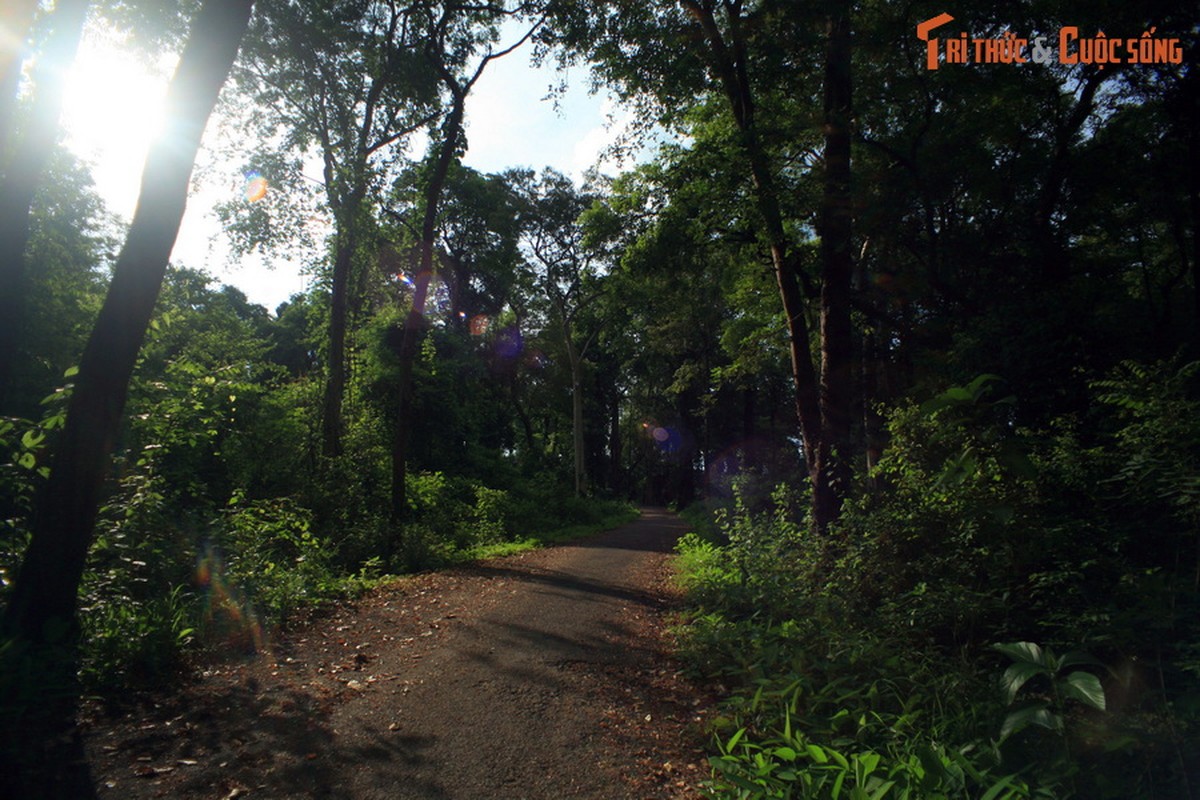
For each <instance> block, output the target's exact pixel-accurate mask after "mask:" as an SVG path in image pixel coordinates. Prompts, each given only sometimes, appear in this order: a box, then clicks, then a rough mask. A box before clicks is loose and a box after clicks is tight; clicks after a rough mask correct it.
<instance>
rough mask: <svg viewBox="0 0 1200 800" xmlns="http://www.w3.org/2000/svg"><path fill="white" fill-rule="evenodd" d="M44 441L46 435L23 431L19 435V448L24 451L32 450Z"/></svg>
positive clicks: (36, 431) (39, 432) (38, 432)
mask: <svg viewBox="0 0 1200 800" xmlns="http://www.w3.org/2000/svg"><path fill="white" fill-rule="evenodd" d="M45 439H46V434H45V433H44V432H42V431H39V430H32V431H25V433H23V434H21V446H22V447H24V448H25V449H26V450H32V449H33V448H35V447H37V446H38V445H40V444H41V443H42V442H43V441H45Z"/></svg>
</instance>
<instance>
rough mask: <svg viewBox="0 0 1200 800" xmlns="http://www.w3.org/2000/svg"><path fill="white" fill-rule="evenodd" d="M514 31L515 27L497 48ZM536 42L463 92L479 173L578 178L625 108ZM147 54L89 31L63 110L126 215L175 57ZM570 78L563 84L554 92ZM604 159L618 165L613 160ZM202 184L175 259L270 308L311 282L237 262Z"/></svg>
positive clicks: (96, 174) (282, 263)
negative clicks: (560, 90) (544, 60)
mask: <svg viewBox="0 0 1200 800" xmlns="http://www.w3.org/2000/svg"><path fill="white" fill-rule="evenodd" d="M516 38H519V34H517V35H515V36H513V37H512V38H511V39H510V40H509V41H508V42H503V43H502V44H501V47H503V46H506V45H507V44H509V43H510V42H511V41H515V39H516ZM530 51H531V49H530V46H529V45H528V44H526V45H525V46H524V47H523V48H522V49H520V50H517V51H515V52H513V53H511V54H509V55H507V56H505V57H504V58H501V59H498V60H496V61H494V62H492V63H491V64H489V65H488V68H487V70H486V71H485V72H484V74H483V76H482V77H481V78H480V79H479V82H478V83H477V84H476V85H475V88H474V90H473V91H472V93H471V95H470V96H469V97H468V100H467V113H466V126H465V128H466V135H467V141H468V145H469V147H468V150H467V154H466V156H465V158H464V159H463V160H464V163H465V164H466V165H467V166H470V167H473V168H474V169H477V170H480V171H481V172H498V171H500V170H503V169H506V168H508V167H521V166H524V167H532V168H534V169H541V168H542V167H545V166H552V167H554V168H555V169H557V170H559V171H561V172H564V173H567V174H568V175H571V176H572V177H574V178H576V179H577V180H578V179H580V178H581V177H582V175H583V173H584V171H585V170H587V169H589V168H590V167H592V166H594V165H596V164H597V161H598V159H599V157H600V155H601V154H602V152H603V151H604V149H605V148H606V147H607V146H608V145H609V143H611V142H612V141H613V140H614V139H615V137H616V136H617V135H618V134H619V131H620V130H621V129H622V127H623V122H624V119H625V116H624V115H625V114H626V113H627V112H625V111H624V110H623V109H621V108H620V107H619V106H618V105H617V104H616V103H615V101H614V100H613V99H612V98H611V97H610V96H608V95H606V94H603V93H602V94H597V95H592V94H590V93H589V90H588V89H589V79H588V75H587V73H586V71H585V70H584V69H581V68H577V69H575V70H573V71H569V72H567V73H565V75H564V74H560V73H558V72H557V71H556V70H555V68H554V67H553V66H549V65H547V66H543V67H540V68H538V67H535V66H533V65H532V64H531V62H530ZM143 61H144V60H142V59H139V58H138V57H137V56H135V55H133V54H131V53H129V52H128V51H127V50H125V49H124V48H123V46H122V44H121V42H120V40H119V37H118V36H117V35H115V34H114V33H113V32H111V31H108V30H101V29H91V30H89V31H88V33H87V35H86V36H85V39H84V42H83V44H82V46H81V48H80V53H79V57H78V58H77V60H76V63H75V66H74V67H73V69H72V72H71V75H70V77H69V78H68V83H67V86H68V88H67V96H66V98H65V104H64V111H63V128H64V131H65V134H66V135H65V141H66V144H67V146H68V147H69V148H71V149H72V150H73V151H74V152H76V153H77V154H78V155H80V156H81V157H83V158H84V159H85V161H87V162H88V163H89V164H90V165H91V166H92V172H93V178H94V180H95V182H96V188H97V191H98V192H99V193H100V195H101V197H103V198H104V200H105V202H106V204H107V205H108V207H109V209H110V210H111V211H113V212H114V213H116V214H118V215H119V216H121V217H122V218H123V219H125V220H128V219H130V218H131V217H132V215H133V210H134V206H135V204H136V201H137V193H138V187H139V183H140V178H141V169H142V163H143V162H144V160H145V156H146V151H147V149H148V148H149V145H150V142H151V140H152V139H153V137H154V134H155V131H156V130H157V128H158V125H159V122H160V119H161V106H162V100H163V98H164V96H165V94H166V86H167V82H168V81H169V79H170V72H171V70H172V69H173V65H174V61H175V57H174V56H173V55H167V56H164V57H163V58H162V59H160V61H159V62H158V63H156V64H151V65H147V64H145V63H143ZM564 77H565V79H566V82H567V87H568V88H567V90H566V92H565V93H564V94H561V95H559V96H558V97H557V100H554V99H549V95H550V94H551V88H552V87H553V86H556V85H558V84H559V83H560V82H562V81H563V79H564ZM211 126H212V123H211V122H210V127H211ZM601 166H602V168H603V169H605V171H609V172H612V171H615V169H616V166H617V165H615V164H613V163H611V162H605V163H604V164H602V165H601ZM266 177H267V178H268V181H269V177H270V176H266ZM197 189H198V190H197V191H195V192H194V193H193V195H192V197H191V198H190V199H189V201H188V209H187V213H186V215H185V217H184V221H183V225H182V227H181V229H180V233H179V238H178V240H177V241H176V245H175V250H174V251H173V253H172V255H171V260H172V262H173V263H175V264H178V265H182V266H186V267H192V268H198V269H203V270H205V271H206V272H208V273H210V274H212V275H213V276H214V277H215V278H216V279H217V280H218V281H220V282H222V283H228V284H232V285H234V286H237V287H238V288H240V289H241V290H242V291H243V292H245V293H246V295H247V296H248V297H249V298H250V300H251V301H252V302H255V303H259V304H261V305H264V306H266V307H267V308H268V309H271V310H273V309H275V308H276V307H277V306H278V305H279V304H280V303H282V302H283V301H285V300H287V299H288V297H289V296H290V295H292V294H294V293H296V292H300V291H303V290H304V289H305V288H306V286H307V281H308V279H307V278H306V277H305V276H304V275H302V274H300V270H299V268H298V266H296V265H294V264H289V263H287V261H286V260H285V259H275V263H274V265H273V268H272V267H268V266H267V265H266V264H265V263H264V262H263V260H262V259H261V258H258V257H250V258H246V259H243V260H241V261H239V262H238V263H236V264H231V263H230V259H229V257H228V247H227V244H226V242H225V240H224V237H223V235H222V233H221V229H220V225H219V224H218V222H217V221H216V218H215V216H214V215H213V213H212V210H211V209H212V204H213V203H215V202H217V201H219V200H223V199H226V197H227V192H228V191H230V188H229V187H223V186H216V185H210V184H201V185H200V186H199V187H197Z"/></svg>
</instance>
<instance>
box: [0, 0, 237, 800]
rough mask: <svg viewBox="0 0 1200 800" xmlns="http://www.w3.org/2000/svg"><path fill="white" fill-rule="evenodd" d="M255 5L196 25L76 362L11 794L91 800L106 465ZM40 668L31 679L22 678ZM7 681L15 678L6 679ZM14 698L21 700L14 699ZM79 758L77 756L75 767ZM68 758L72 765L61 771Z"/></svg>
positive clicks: (14, 615) (30, 594)
mask: <svg viewBox="0 0 1200 800" xmlns="http://www.w3.org/2000/svg"><path fill="white" fill-rule="evenodd" d="M250 5H251V3H250V0H206V2H205V3H204V4H203V5H202V6H201V8H200V9H199V11H198V12H197V15H196V18H195V20H194V22H193V23H192V32H191V35H190V36H189V38H188V42H187V45H186V46H185V48H184V51H183V54H182V55H181V57H180V62H179V67H178V69H177V70H176V72H175V76H174V77H173V79H172V80H171V85H170V88H169V90H168V94H167V119H168V127H167V128H166V130H165V131H164V132H163V134H162V135H161V136H160V138H159V139H158V140H157V141H156V142H155V144H154V145H153V147H152V149H151V151H150V153H149V155H148V156H147V159H146V167H145V171H144V173H143V175H142V187H141V192H140V195H139V199H138V206H137V210H136V211H135V212H134V218H133V222H132V224H131V225H130V228H129V233H128V235H127V237H126V240H125V245H124V247H123V249H122V251H121V255H120V257H119V258H118V259H117V263H116V265H115V267H114V269H113V279H112V284H111V285H110V287H109V291H108V295H107V297H106V298H105V302H104V306H103V307H102V308H101V311H100V316H99V318H98V319H97V321H96V324H95V327H94V328H93V329H92V334H91V336H90V337H89V339H88V343H87V346H86V348H85V350H84V353H83V357H82V359H81V360H80V365H79V374H78V377H77V380H76V384H75V389H74V392H73V394H72V396H71V400H70V404H69V406H68V410H67V421H66V425H65V428H64V430H63V434H62V439H61V441H60V442H59V444H58V446H57V447H56V449H55V453H54V458H53V461H52V465H51V471H50V478H49V481H48V483H47V484H46V485H45V487H44V488H43V489H42V490H41V492H40V493H39V495H38V498H37V508H36V512H35V516H34V521H33V529H32V536H31V539H30V544H29V548H28V550H27V551H26V554H25V558H24V560H23V562H22V565H21V569H20V572H19V574H18V576H17V579H16V583H15V585H14V587H13V590H12V593H11V595H10V596H9V602H8V605H7V607H6V608H5V611H4V617H3V621H2V626H3V627H2V631H3V635H4V638H5V640H6V642H7V644H6V648H5V653H4V655H5V662H6V663H5V665H4V666H5V667H6V668H7V670H11V671H12V672H13V673H16V677H17V678H18V679H20V678H21V677H22V676H24V677H26V678H33V680H32V682H30V683H25V684H24V685H20V689H21V690H22V691H23V692H26V693H28V694H26V695H25V696H24V697H21V700H23V701H25V703H26V705H25V707H24V708H23V709H20V717H19V722H18V724H6V725H5V731H6V733H7V734H10V735H9V736H7V737H6V741H5V745H6V747H5V750H4V757H5V760H6V761H8V762H9V763H8V764H7V765H6V766H5V769H4V770H3V774H4V777H5V780H6V781H8V782H10V787H11V789H12V791H14V792H23V793H24V796H38V797H47V798H50V797H85V796H90V795H91V794H92V792H93V789H92V788H91V785H90V782H89V783H86V784H83V783H81V780H86V775H81V774H80V773H79V771H78V770H77V769H74V768H71V767H67V768H64V764H72V765H74V764H76V763H77V762H76V759H75V758H71V757H70V756H68V755H67V754H66V753H64V752H63V745H62V741H61V737H62V736H63V734H64V733H65V732H69V731H70V729H71V724H72V720H73V714H74V709H75V703H76V699H77V695H76V691H75V690H73V689H71V688H65V689H64V687H73V686H74V684H75V674H74V673H75V669H76V663H77V660H76V659H77V646H78V641H77V640H78V631H79V620H78V598H77V593H78V588H79V580H80V577H81V575H82V572H83V565H84V559H85V557H86V555H87V550H88V545H89V543H90V541H91V538H92V532H93V531H92V529H93V525H94V523H95V518H96V511H97V507H98V504H99V499H100V488H101V483H102V480H103V477H104V472H105V463H106V461H107V459H108V457H109V455H110V453H111V452H112V449H113V446H114V443H115V440H116V436H117V431H118V427H119V425H120V421H121V414H122V410H123V408H124V405H125V397H126V392H127V389H128V386H129V380H130V376H131V374H132V372H133V368H134V364H135V362H136V360H137V354H138V350H139V348H140V346H141V343H142V340H143V338H144V336H145V332H146V329H147V327H148V325H149V321H150V315H151V313H152V312H153V309H154V302H155V299H156V297H157V295H158V291H159V287H160V286H161V284H162V279H163V274H164V272H165V270H166V267H167V260H168V258H169V256H170V252H171V248H172V247H173V245H174V242H175V237H176V234H177V233H178V230H179V224H180V221H181V220H182V218H183V212H184V207H185V205H186V201H187V192H188V183H189V180H190V177H191V171H192V166H193V163H194V161H195V157H196V152H197V150H198V149H199V146H200V138H201V135H202V134H203V132H204V128H205V125H206V123H207V121H208V117H209V115H210V114H211V113H212V110H213V107H214V106H215V105H216V101H217V95H218V93H219V92H220V89H221V87H222V85H223V84H224V83H225V79H226V77H227V75H228V73H229V70H230V67H231V65H232V63H233V60H234V57H235V55H236V54H237V49H238V44H239V42H240V41H241V38H242V34H243V32H244V31H245V30H246V26H247V24H248V22H249V17H250ZM30 668H33V669H34V670H36V671H37V672H35V673H34V674H30V673H29V672H26V671H25V670H28V669H30ZM10 674H11V673H10ZM9 697H10V698H12V697H14V695H9ZM76 757H77V755H76ZM64 758H66V759H69V760H64Z"/></svg>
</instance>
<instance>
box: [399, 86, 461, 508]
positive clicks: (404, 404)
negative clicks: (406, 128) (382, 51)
mask: <svg viewBox="0 0 1200 800" xmlns="http://www.w3.org/2000/svg"><path fill="white" fill-rule="evenodd" d="M448 83H452V81H448ZM451 93H452V95H453V106H452V107H451V109H450V114H449V116H447V117H446V121H445V122H444V123H443V124H442V144H441V148H440V149H439V150H438V154H437V159H436V161H434V165H433V173H432V174H431V175H430V176H429V183H428V184H427V185H426V187H425V198H424V199H425V209H424V215H423V217H422V220H421V256H420V259H421V261H420V264H419V265H418V267H417V275H416V284H415V288H414V290H413V301H412V307H411V308H410V309H409V310H408V316H407V317H406V318H405V320H404V336H403V338H402V339H401V343H400V354H399V356H400V390H399V398H398V400H397V403H396V407H397V411H396V427H395V430H394V432H393V434H392V498H391V499H392V508H391V516H392V520H393V522H395V521H399V520H402V519H404V517H405V516H406V514H407V512H408V494H407V489H406V487H405V483H406V480H407V476H408V439H409V428H410V425H409V423H410V421H411V420H412V405H413V376H412V374H413V364H414V363H415V361H416V358H417V346H418V345H419V344H420V341H421V337H422V336H423V335H424V333H425V327H426V325H425V301H426V298H427V296H428V293H429V283H430V280H431V279H432V278H433V250H434V239H435V237H436V235H437V215H438V207H439V206H440V205H441V200H442V192H443V190H444V189H445V186H446V176H447V175H448V174H449V173H450V165H451V164H452V163H453V162H454V157H455V154H456V153H457V151H458V140H459V137H461V136H462V123H463V115H464V113H465V108H466V99H467V98H466V93H465V92H464V91H462V90H461V89H460V88H459V87H458V85H457V84H454V85H453V88H451Z"/></svg>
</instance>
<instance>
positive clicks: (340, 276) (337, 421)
mask: <svg viewBox="0 0 1200 800" xmlns="http://www.w3.org/2000/svg"><path fill="white" fill-rule="evenodd" d="M342 225H343V230H340V231H338V234H337V250H336V252H335V253H334V258H333V282H332V286H331V287H330V292H329V356H328V359H329V374H328V375H327V376H326V378H325V397H324V400H323V402H322V404H321V452H322V454H323V455H324V456H325V457H326V458H337V457H338V456H340V455H341V454H342V400H343V397H344V395H345V393H346V328H347V325H346V318H347V316H348V308H349V302H348V297H347V296H348V294H349V292H350V272H351V270H352V269H353V266H354V249H355V237H354V234H353V232H352V230H353V228H354V226H355V221H354V220H350V221H348V222H343V223H342Z"/></svg>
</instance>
